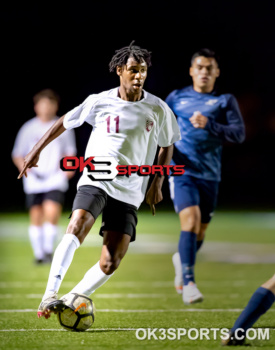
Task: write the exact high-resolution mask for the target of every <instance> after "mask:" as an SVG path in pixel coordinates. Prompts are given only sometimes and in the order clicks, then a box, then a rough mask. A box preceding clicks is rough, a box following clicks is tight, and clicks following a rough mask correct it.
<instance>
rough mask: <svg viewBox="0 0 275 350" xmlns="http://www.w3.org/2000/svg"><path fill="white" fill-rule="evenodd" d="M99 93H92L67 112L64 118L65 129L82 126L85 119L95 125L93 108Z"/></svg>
mask: <svg viewBox="0 0 275 350" xmlns="http://www.w3.org/2000/svg"><path fill="white" fill-rule="evenodd" d="M96 97H97V95H90V96H89V97H87V98H86V100H85V101H84V102H82V103H81V104H80V105H79V106H77V107H75V108H74V109H72V110H71V111H70V112H68V113H66V115H65V118H64V120H63V125H64V128H65V129H73V128H77V127H79V126H81V125H82V124H83V123H84V122H85V121H86V122H87V123H89V124H91V125H93V120H92V119H93V118H92V108H93V105H94V104H95V102H96V101H97V98H96Z"/></svg>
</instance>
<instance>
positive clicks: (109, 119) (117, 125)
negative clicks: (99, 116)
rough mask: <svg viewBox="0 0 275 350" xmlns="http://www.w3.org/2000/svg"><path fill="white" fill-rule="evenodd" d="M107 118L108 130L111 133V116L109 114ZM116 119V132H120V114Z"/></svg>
mask: <svg viewBox="0 0 275 350" xmlns="http://www.w3.org/2000/svg"><path fill="white" fill-rule="evenodd" d="M106 120H107V132H108V133H110V132H111V131H110V124H111V116H110V115H109V117H108V118H107V119H106ZM114 120H115V122H116V133H118V132H119V115H118V116H117V117H115V118H114Z"/></svg>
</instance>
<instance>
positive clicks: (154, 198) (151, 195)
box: [146, 145, 174, 215]
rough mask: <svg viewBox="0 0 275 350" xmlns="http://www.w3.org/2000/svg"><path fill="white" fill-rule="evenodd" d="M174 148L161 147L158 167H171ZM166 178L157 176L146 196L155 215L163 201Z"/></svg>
mask: <svg viewBox="0 0 275 350" xmlns="http://www.w3.org/2000/svg"><path fill="white" fill-rule="evenodd" d="M173 148H174V146H173V145H171V146H169V147H161V148H160V150H159V154H158V165H169V164H170V162H171V159H172V155H173ZM163 181H164V176H159V175H155V177H154V180H153V181H152V184H151V186H150V188H149V190H148V192H147V194H146V203H147V204H149V205H150V208H151V211H152V214H153V215H155V213H156V209H155V204H157V203H159V202H161V201H162V199H163V197H162V192H161V188H162V184H163Z"/></svg>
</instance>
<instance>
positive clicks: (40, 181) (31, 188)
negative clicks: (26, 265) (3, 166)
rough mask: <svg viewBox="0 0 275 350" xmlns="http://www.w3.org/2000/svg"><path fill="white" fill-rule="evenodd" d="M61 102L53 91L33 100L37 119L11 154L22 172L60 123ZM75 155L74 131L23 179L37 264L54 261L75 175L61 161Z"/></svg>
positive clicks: (20, 136)
mask: <svg viewBox="0 0 275 350" xmlns="http://www.w3.org/2000/svg"><path fill="white" fill-rule="evenodd" d="M59 100H60V99H59V96H58V94H57V93H56V92H55V91H53V90H51V89H45V90H42V91H40V92H38V93H37V94H36V95H35V96H34V97H33V101H34V110H35V113H36V117H34V118H32V119H30V120H29V121H27V122H26V123H25V124H24V125H23V126H22V127H21V128H20V130H19V132H18V134H17V136H16V139H15V144H14V147H13V150H12V160H13V162H14V164H15V165H16V166H17V168H18V170H19V171H22V169H23V164H24V157H25V156H26V155H27V154H28V152H29V151H30V150H31V149H32V148H33V146H34V145H35V144H36V142H37V141H38V140H39V139H40V138H41V137H42V136H43V135H44V134H45V132H46V131H47V130H48V129H49V128H50V127H51V126H52V125H53V124H54V123H55V122H56V121H57V120H58V117H57V116H56V113H57V111H58V107H59ZM75 154H76V146H75V135H74V131H73V130H71V131H70V132H68V133H65V134H64V135H62V136H61V137H60V138H59V139H58V140H55V141H53V142H52V143H51V145H50V146H49V147H48V148H46V149H45V151H43V156H42V157H41V159H40V161H39V163H38V164H37V165H38V167H34V168H32V169H29V170H28V177H25V178H24V179H23V189H24V192H25V194H26V207H27V208H28V210H29V216H30V226H29V238H30V242H31V245H32V248H33V252H34V257H35V262H36V263H38V264H40V263H43V262H50V261H51V260H52V254H53V250H54V242H55V239H56V236H57V228H58V227H57V225H58V220H59V218H60V215H61V211H62V205H63V202H64V194H65V192H66V191H67V189H68V180H69V178H71V177H72V176H73V174H74V172H72V171H71V172H66V173H65V172H63V171H62V170H61V169H60V158H62V157H64V156H73V155H75Z"/></svg>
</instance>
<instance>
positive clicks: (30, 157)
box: [17, 116, 66, 179]
mask: <svg viewBox="0 0 275 350" xmlns="http://www.w3.org/2000/svg"><path fill="white" fill-rule="evenodd" d="M64 117H65V116H63V117H61V118H59V119H58V120H57V121H56V122H55V123H54V124H53V126H52V127H51V128H50V129H49V130H48V131H47V132H46V133H45V134H44V136H43V137H42V138H41V139H40V140H39V141H38V142H37V144H36V145H35V146H34V147H33V149H32V150H31V151H30V152H29V153H28V154H27V155H26V157H25V158H24V165H23V169H22V170H21V172H20V174H19V175H18V177H17V178H18V179H20V178H21V177H22V176H23V175H25V176H26V177H27V169H28V168H32V167H37V163H38V160H39V155H40V153H41V152H42V150H43V149H44V148H45V147H46V146H47V145H48V144H49V143H50V142H51V141H53V140H54V139H56V138H57V137H58V136H59V135H61V134H62V133H63V132H64V131H65V130H66V129H65V128H64V126H63V120H64Z"/></svg>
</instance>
